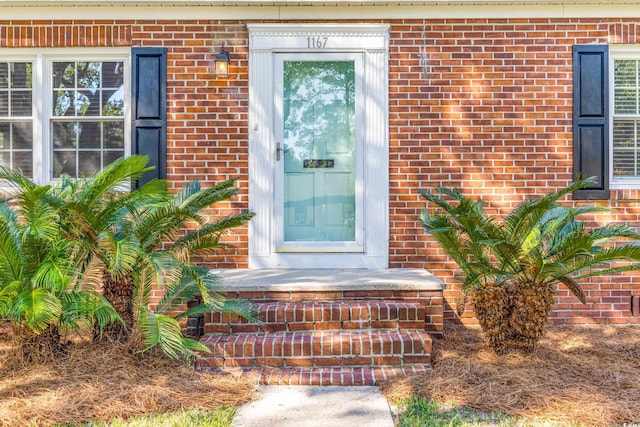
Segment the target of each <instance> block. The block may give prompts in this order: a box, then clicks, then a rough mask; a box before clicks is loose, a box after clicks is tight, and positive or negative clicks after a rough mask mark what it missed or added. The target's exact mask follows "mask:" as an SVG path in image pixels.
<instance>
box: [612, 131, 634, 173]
mask: <svg viewBox="0 0 640 427" xmlns="http://www.w3.org/2000/svg"><path fill="white" fill-rule="evenodd" d="M638 154H639V152H638V136H637V121H635V120H620V119H616V120H614V121H613V175H614V176H636V175H637V174H638V170H637V168H638V165H637V158H638Z"/></svg>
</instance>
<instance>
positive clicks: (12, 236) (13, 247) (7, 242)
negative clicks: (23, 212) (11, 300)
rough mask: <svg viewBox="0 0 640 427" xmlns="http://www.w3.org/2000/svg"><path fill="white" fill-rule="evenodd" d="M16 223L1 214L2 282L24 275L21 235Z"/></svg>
mask: <svg viewBox="0 0 640 427" xmlns="http://www.w3.org/2000/svg"><path fill="white" fill-rule="evenodd" d="M16 231H17V229H16V227H15V223H8V222H6V219H5V218H3V217H1V216H0V282H7V281H12V280H17V279H19V278H20V277H21V275H22V261H23V260H22V256H21V253H20V252H21V247H20V236H19V235H18V234H17V233H16Z"/></svg>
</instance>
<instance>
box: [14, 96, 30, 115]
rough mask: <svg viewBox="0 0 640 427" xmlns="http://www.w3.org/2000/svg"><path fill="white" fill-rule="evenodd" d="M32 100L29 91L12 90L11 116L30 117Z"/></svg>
mask: <svg viewBox="0 0 640 427" xmlns="http://www.w3.org/2000/svg"><path fill="white" fill-rule="evenodd" d="M32 105H33V100H32V99H31V91H30V90H14V91H13V92H11V115H12V116H14V117H15V116H31V108H32Z"/></svg>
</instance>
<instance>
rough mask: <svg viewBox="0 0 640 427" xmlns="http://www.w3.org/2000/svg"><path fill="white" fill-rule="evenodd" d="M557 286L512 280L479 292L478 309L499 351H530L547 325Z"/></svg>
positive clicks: (487, 332) (477, 314)
mask: <svg viewBox="0 0 640 427" xmlns="http://www.w3.org/2000/svg"><path fill="white" fill-rule="evenodd" d="M554 289H555V287H554V286H549V285H539V284H530V283H515V282H509V283H506V284H504V285H502V286H487V287H482V288H479V289H477V290H476V291H475V298H474V310H475V313H476V318H477V319H478V322H479V323H480V326H481V327H482V330H483V331H484V333H485V336H486V338H487V341H488V343H489V345H490V346H491V348H492V349H493V350H494V351H495V352H496V353H497V354H506V353H510V352H522V353H530V352H532V351H533V350H534V348H535V346H536V344H537V343H538V341H540V339H541V338H542V336H543V335H544V332H545V330H546V328H547V323H548V319H549V314H550V313H551V308H552V306H553V293H554Z"/></svg>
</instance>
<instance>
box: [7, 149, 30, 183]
mask: <svg viewBox="0 0 640 427" xmlns="http://www.w3.org/2000/svg"><path fill="white" fill-rule="evenodd" d="M12 160H13V164H12V166H11V167H12V168H13V169H15V170H17V171H20V172H21V173H22V174H23V175H25V176H28V177H31V176H33V167H32V165H33V154H32V153H31V151H14V152H13V159H12Z"/></svg>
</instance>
